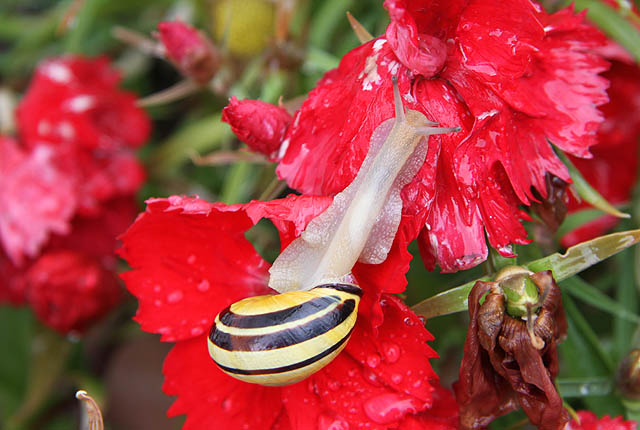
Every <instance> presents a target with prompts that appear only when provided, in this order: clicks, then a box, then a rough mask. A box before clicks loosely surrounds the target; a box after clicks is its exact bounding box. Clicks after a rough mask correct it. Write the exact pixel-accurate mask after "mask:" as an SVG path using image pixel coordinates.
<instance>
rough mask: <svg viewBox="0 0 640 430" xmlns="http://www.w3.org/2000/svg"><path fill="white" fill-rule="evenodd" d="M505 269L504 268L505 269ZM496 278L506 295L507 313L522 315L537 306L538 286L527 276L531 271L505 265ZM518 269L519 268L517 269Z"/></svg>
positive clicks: (535, 308)
mask: <svg viewBox="0 0 640 430" xmlns="http://www.w3.org/2000/svg"><path fill="white" fill-rule="evenodd" d="M505 269H506V270H505ZM505 269H503V270H502V271H501V272H500V273H499V274H498V276H497V277H496V280H497V281H498V282H499V284H500V287H501V288H502V291H503V293H504V295H505V296H506V297H507V303H506V306H507V313H508V314H509V315H511V316H512V317H520V318H522V317H524V316H527V313H530V312H531V311H536V310H537V309H538V308H539V303H538V302H539V300H540V295H539V293H538V287H537V286H536V285H535V284H534V283H533V281H532V280H531V279H530V278H529V275H530V274H531V272H529V271H528V270H521V269H522V268H520V267H514V266H510V267H506V268H505ZM518 269H520V270H518Z"/></svg>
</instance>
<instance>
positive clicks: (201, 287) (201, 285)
mask: <svg viewBox="0 0 640 430" xmlns="http://www.w3.org/2000/svg"><path fill="white" fill-rule="evenodd" d="M210 287H211V285H210V284H209V281H207V280H206V279H203V280H202V281H200V283H199V284H198V286H197V287H196V288H198V291H200V292H201V293H204V292H206V291H209V288H210Z"/></svg>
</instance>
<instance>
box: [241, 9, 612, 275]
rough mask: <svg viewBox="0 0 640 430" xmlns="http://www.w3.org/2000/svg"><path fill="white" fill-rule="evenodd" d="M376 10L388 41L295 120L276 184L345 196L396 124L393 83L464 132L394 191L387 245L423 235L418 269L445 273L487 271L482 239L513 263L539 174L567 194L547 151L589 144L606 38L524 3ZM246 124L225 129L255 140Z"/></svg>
mask: <svg viewBox="0 0 640 430" xmlns="http://www.w3.org/2000/svg"><path fill="white" fill-rule="evenodd" d="M385 7H386V8H387V10H388V11H389V14H390V16H391V21H392V22H391V24H390V25H389V27H388V28H387V31H386V33H385V34H384V35H383V36H380V37H378V38H376V39H374V40H372V41H370V42H368V43H365V44H364V45H362V46H360V47H358V48H356V49H354V50H352V51H351V52H349V53H348V54H347V55H346V56H345V57H344V58H343V59H342V61H341V63H340V66H339V68H338V69H335V70H332V71H330V72H328V73H327V74H326V75H325V76H324V78H323V79H322V80H321V81H320V82H319V84H318V86H317V87H316V89H314V90H313V91H312V92H311V93H310V94H309V98H308V99H307V100H306V101H305V103H304V104H303V105H302V107H301V109H300V110H299V111H298V112H297V113H296V115H295V116H294V120H293V123H292V125H291V126H290V127H289V128H288V129H287V131H286V135H285V137H284V140H283V141H282V145H281V147H280V150H279V152H280V153H281V154H283V156H282V160H281V161H280V164H279V166H278V170H277V171H278V174H279V175H280V177H282V178H284V179H286V180H287V182H288V183H289V185H290V186H291V187H293V188H295V189H297V190H299V191H301V192H303V193H309V194H322V195H333V194H335V193H337V192H339V191H341V190H342V189H344V188H345V186H346V185H347V184H348V183H350V181H351V180H352V179H353V178H354V176H355V174H356V172H357V171H358V169H359V167H360V164H361V163H362V160H363V159H364V157H365V155H366V153H367V151H368V147H369V139H370V137H371V134H372V132H373V130H374V129H375V128H376V127H377V126H378V125H379V124H380V123H381V122H382V121H384V120H386V119H388V118H390V117H392V116H393V115H394V113H393V112H394V110H393V109H394V108H393V97H392V91H391V86H392V79H391V78H392V77H393V76H396V77H397V78H398V82H399V86H400V91H401V93H402V94H403V99H404V103H405V106H406V107H408V108H411V109H416V110H419V111H421V112H423V113H425V114H426V116H427V117H428V118H429V119H431V120H434V121H437V122H439V123H440V124H441V125H442V126H446V127H451V126H460V127H461V128H462V132H460V133H455V134H448V135H440V136H432V137H431V138H430V139H429V150H428V153H427V156H426V160H425V163H424V166H423V167H422V168H421V170H420V171H419V172H418V174H417V176H416V177H415V178H414V180H413V181H412V182H411V183H410V184H409V185H407V186H406V187H405V188H404V190H403V201H404V207H403V215H404V217H403V224H402V225H404V226H405V229H406V230H405V233H406V237H403V238H401V239H400V240H397V241H396V242H397V243H396V246H399V247H401V248H404V247H406V244H407V243H408V242H409V241H411V240H413V239H414V238H416V236H418V234H419V233H420V236H419V238H418V240H419V245H420V250H421V253H422V256H423V259H424V261H425V263H426V265H427V266H428V267H429V268H433V267H434V265H435V264H436V263H438V264H439V265H440V266H441V268H442V269H443V270H444V271H455V270H460V269H466V268H469V267H472V266H474V265H476V264H478V263H479V262H481V261H482V260H484V259H485V258H486V256H487V246H486V242H485V232H486V236H487V237H488V239H489V243H490V244H491V245H492V246H493V247H494V248H496V249H497V250H498V251H499V252H500V253H501V254H502V255H504V256H511V255H512V250H511V247H510V244H512V243H527V240H526V232H525V230H524V228H523V227H522V225H521V224H520V216H521V213H520V211H519V209H518V206H519V205H522V204H524V205H529V204H530V203H531V202H532V201H535V200H536V197H535V194H534V190H537V192H538V193H539V195H541V196H542V197H543V198H544V197H546V187H545V175H546V174H547V173H551V174H553V175H555V176H557V177H559V178H560V179H562V180H564V181H569V177H568V172H567V170H566V168H565V167H564V165H563V164H562V163H561V162H560V160H559V159H558V158H557V157H556V156H555V155H554V153H553V151H552V149H551V146H550V145H549V143H548V140H550V141H552V142H553V143H554V144H556V145H557V146H558V147H560V148H561V149H563V150H564V151H566V152H568V153H571V154H574V155H576V156H580V157H588V156H589V147H590V146H591V145H593V144H594V143H595V132H596V129H597V127H598V125H599V123H600V122H601V120H602V115H601V113H600V112H599V111H598V110H597V109H596V106H597V105H599V104H602V103H604V102H606V100H607V97H606V93H605V89H606V85H607V84H606V80H605V79H603V78H601V77H599V76H598V73H599V72H602V71H603V70H605V68H606V63H605V62H604V61H603V60H602V59H601V58H599V57H598V56H597V55H595V54H593V53H591V52H590V50H592V49H593V48H594V47H596V46H598V45H600V44H602V43H603V41H604V38H603V36H602V35H601V34H600V33H599V32H598V31H597V30H595V29H594V28H592V27H591V26H589V25H587V24H585V23H584V22H583V16H582V15H574V14H573V11H572V10H571V9H566V10H562V11H560V12H557V13H555V14H548V13H546V12H545V11H544V10H543V9H542V8H541V7H540V6H539V5H538V4H536V3H534V2H530V1H526V0H509V1H507V3H504V2H503V3H499V4H498V3H496V2H493V1H490V0H475V1H464V0H457V1H453V2H432V3H425V2H410V1H406V0H405V1H403V0H387V1H386V2H385ZM255 117H256V118H257V119H258V123H255V122H254V123H251V122H250V121H244V122H232V125H233V126H234V128H235V129H236V130H242V129H245V130H251V134H260V133H259V132H257V131H256V129H259V128H260V124H259V121H260V118H261V117H262V116H261V115H255ZM244 119H245V118H243V120H244ZM246 133H248V132H246ZM238 135H239V136H241V138H242V136H243V133H238ZM402 225H401V228H403V227H402ZM392 252H393V251H392Z"/></svg>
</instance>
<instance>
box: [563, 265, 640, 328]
mask: <svg viewBox="0 0 640 430" xmlns="http://www.w3.org/2000/svg"><path fill="white" fill-rule="evenodd" d="M561 287H562V288H563V289H564V290H565V291H567V292H568V293H569V294H571V295H572V296H574V297H576V298H578V299H580V300H582V301H583V302H586V303H588V304H590V305H591V306H593V307H594V308H596V309H599V310H601V311H603V312H607V313H609V314H611V315H613V316H615V317H618V318H621V319H623V320H625V321H630V322H634V323H636V324H637V323H640V316H638V315H637V314H635V313H633V311H631V310H630V309H628V308H627V307H626V306H625V305H624V304H623V303H622V302H621V301H615V300H613V299H612V298H611V297H609V296H607V295H606V294H604V293H602V292H601V291H600V290H598V289H597V288H596V287H593V286H591V285H590V284H589V283H588V282H585V281H584V280H583V279H581V278H579V277H578V276H574V277H572V278H569V279H566V280H565V281H564V282H563V283H562V285H561ZM627 339H629V337H628V338H627Z"/></svg>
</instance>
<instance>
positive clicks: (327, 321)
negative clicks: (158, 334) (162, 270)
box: [209, 299, 356, 351]
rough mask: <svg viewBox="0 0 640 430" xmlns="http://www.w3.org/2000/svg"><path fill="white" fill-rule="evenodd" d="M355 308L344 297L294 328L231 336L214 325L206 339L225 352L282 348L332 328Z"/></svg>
mask: <svg viewBox="0 0 640 430" xmlns="http://www.w3.org/2000/svg"><path fill="white" fill-rule="evenodd" d="M355 308H356V301H355V300H354V299H347V300H345V301H344V302H343V303H340V304H338V306H337V307H336V308H335V309H333V310H332V311H330V312H328V313H326V314H324V315H323V316H321V317H319V318H315V319H312V320H311V321H308V322H306V323H305V324H301V325H298V326H296V327H291V328H288V329H284V330H280V331H276V332H271V333H268V334H263V335H233V334H229V333H225V332H223V331H220V330H219V329H217V326H216V325H214V326H213V327H212V328H211V333H210V335H209V339H210V340H211V342H212V343H213V344H214V345H216V346H217V347H219V348H222V349H225V350H227V351H269V350H274V349H278V348H285V347H288V346H292V345H296V344H298V343H301V342H304V341H307V340H309V339H313V338H315V337H318V336H321V335H323V334H325V333H327V332H328V331H330V330H332V329H334V328H336V327H337V326H339V325H340V324H342V323H343V322H344V321H346V320H347V318H349V316H350V315H351V314H352V313H353V311H354V309H355ZM221 319H222V318H221ZM287 322H288V321H287Z"/></svg>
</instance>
